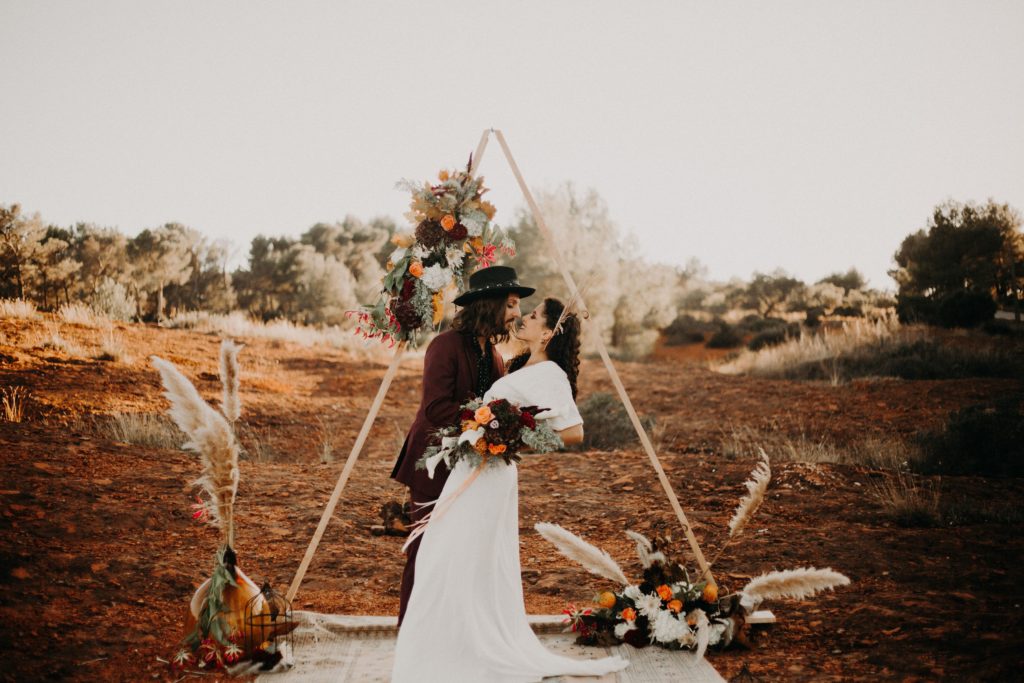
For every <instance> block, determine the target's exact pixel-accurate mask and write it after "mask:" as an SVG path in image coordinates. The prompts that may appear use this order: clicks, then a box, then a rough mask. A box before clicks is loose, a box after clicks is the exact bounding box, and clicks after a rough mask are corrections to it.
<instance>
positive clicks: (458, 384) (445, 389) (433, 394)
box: [391, 266, 535, 626]
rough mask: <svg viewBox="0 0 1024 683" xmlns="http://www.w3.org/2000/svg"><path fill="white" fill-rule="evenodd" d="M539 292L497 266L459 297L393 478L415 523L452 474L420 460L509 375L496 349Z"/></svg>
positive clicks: (428, 360) (407, 591) (412, 560)
mask: <svg viewBox="0 0 1024 683" xmlns="http://www.w3.org/2000/svg"><path fill="white" fill-rule="evenodd" d="M534 291H535V290H534V289H533V288H532V287H524V286H522V285H520V284H519V280H518V277H517V276H516V271H515V270H514V269H513V268H509V267H507V266H491V267H490V268H483V269H481V270H478V271H476V272H475V273H473V274H472V275H470V277H469V290H468V291H467V292H465V293H463V294H462V295H460V296H459V297H457V298H456V299H455V304H456V305H457V306H462V309H461V310H460V311H459V312H458V313H457V314H456V315H455V320H453V321H452V329H450V330H448V331H446V332H442V333H441V334H439V335H437V337H435V338H434V340H433V341H432V342H430V345H429V346H427V351H426V354H425V355H424V359H423V398H422V400H421V401H420V407H419V410H418V411H417V412H416V419H415V420H414V421H413V423H412V427H410V428H409V433H408V435H406V437H405V443H404V444H403V445H402V451H401V452H400V453H399V454H398V461H397V462H396V463H395V467H394V469H393V470H392V471H391V478H392V479H396V480H397V481H400V482H402V483H403V484H405V485H406V486H408V487H409V500H410V503H411V505H410V508H411V511H410V518H411V519H412V521H413V522H417V521H419V520H420V519H422V518H423V517H425V516H426V515H427V513H428V512H429V511H430V510H429V508H424V507H422V506H421V505H420V504H421V503H426V502H429V501H432V500H436V499H437V498H438V497H439V496H440V495H441V490H442V489H443V488H444V483H445V482H446V481H447V480H448V474H449V471H448V468H447V467H445V465H444V463H439V464H438V466H437V470H436V471H435V472H434V478H433V479H431V478H430V477H429V476H428V475H427V471H426V470H425V469H416V461H418V460H419V459H420V456H422V455H423V452H424V451H425V450H426V448H427V446H429V445H430V442H431V438H432V435H433V433H434V432H435V431H436V430H438V429H440V428H442V427H447V426H448V425H452V424H455V423H456V422H457V419H458V415H459V406H461V405H462V404H463V403H465V402H467V401H468V400H469V399H471V398H473V397H474V396H476V397H481V396H483V395H484V393H485V392H486V391H487V390H488V389H489V388H490V387H491V384H493V383H494V380H496V379H498V378H499V377H501V376H502V375H504V374H505V363H504V362H503V361H502V359H501V355H500V354H499V353H498V352H497V350H495V348H494V345H495V344H497V343H499V342H503V341H507V340H508V336H509V330H510V329H511V328H512V325H513V324H514V323H515V320H516V318H519V317H521V313H520V310H519V298H520V297H528V296H530V295H531V294H533V292H534ZM421 538H422V536H421V537H420V538H417V539H416V540H414V541H413V542H412V544H411V545H410V546H409V549H408V551H407V553H406V560H405V571H404V572H403V573H402V599H401V605H400V607H399V611H398V624H399V626H401V624H402V619H403V618H404V617H405V609H406V607H407V606H408V604H409V596H410V595H412V586H413V581H414V579H415V572H416V553H417V551H419V547H420V539H421Z"/></svg>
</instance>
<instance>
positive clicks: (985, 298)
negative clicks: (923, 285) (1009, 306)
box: [938, 290, 996, 327]
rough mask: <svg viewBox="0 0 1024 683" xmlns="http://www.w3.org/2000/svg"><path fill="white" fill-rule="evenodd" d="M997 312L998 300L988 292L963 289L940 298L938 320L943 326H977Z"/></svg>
mask: <svg viewBox="0 0 1024 683" xmlns="http://www.w3.org/2000/svg"><path fill="white" fill-rule="evenodd" d="M995 314H996V302H995V300H994V299H993V298H992V296H991V295H990V294H988V293H987V292H975V291H970V290H961V291H958V292H953V293H951V294H949V295H947V296H944V297H942V299H940V300H939V307H938V316H939V318H938V322H939V324H940V325H942V326H943V327H977V326H978V325H980V324H981V323H983V322H985V321H986V320H991V319H992V318H993V317H995Z"/></svg>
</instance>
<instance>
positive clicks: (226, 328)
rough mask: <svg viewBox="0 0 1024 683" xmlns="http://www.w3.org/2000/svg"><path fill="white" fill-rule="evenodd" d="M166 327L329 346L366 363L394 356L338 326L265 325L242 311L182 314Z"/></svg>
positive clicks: (275, 323)
mask: <svg viewBox="0 0 1024 683" xmlns="http://www.w3.org/2000/svg"><path fill="white" fill-rule="evenodd" d="M163 325H164V326H165V327H172V328H185V329H192V330H196V331H198V332H211V333H215V334H219V335H222V336H226V337H235V338H237V337H249V338H255V339H269V340H273V341H281V342H290V343H292V344H298V345H300V346H305V347H310V346H329V347H332V348H336V349H343V350H345V351H349V352H351V353H353V354H355V355H357V356H360V357H364V358H367V359H376V360H380V359H384V358H387V357H390V356H391V353H392V352H391V351H389V350H388V348H387V346H386V345H384V344H381V343H380V342H379V341H369V342H367V341H364V340H362V339H360V338H358V337H356V335H355V334H353V332H352V331H351V330H343V329H342V328H340V327H338V326H331V327H322V328H316V327H306V326H304V325H296V324H294V323H291V322H289V321H287V320H274V321H271V322H269V323H264V322H260V321H258V320H253V319H252V318H249V317H248V316H246V315H245V314H244V313H242V312H240V311H235V312H233V313H230V314H228V315H218V314H213V313H204V312H188V313H181V314H179V315H176V316H174V317H173V318H171V319H170V320H166V321H164V322H163Z"/></svg>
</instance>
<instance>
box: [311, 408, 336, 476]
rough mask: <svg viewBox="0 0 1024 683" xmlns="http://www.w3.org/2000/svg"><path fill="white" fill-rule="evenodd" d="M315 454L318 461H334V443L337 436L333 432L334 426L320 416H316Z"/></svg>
mask: <svg viewBox="0 0 1024 683" xmlns="http://www.w3.org/2000/svg"><path fill="white" fill-rule="evenodd" d="M316 423H317V429H316V432H317V437H318V440H317V455H318V456H319V458H320V462H322V463H324V464H327V463H332V462H334V445H335V443H336V442H337V436H336V435H335V433H334V426H333V425H332V424H331V423H330V422H328V421H327V420H325V419H324V418H323V417H321V416H317V418H316Z"/></svg>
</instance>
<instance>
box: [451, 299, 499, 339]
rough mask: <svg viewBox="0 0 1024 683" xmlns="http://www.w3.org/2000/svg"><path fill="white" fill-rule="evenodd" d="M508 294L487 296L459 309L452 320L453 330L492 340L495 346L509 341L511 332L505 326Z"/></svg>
mask: <svg viewBox="0 0 1024 683" xmlns="http://www.w3.org/2000/svg"><path fill="white" fill-rule="evenodd" d="M508 296H509V295H508V294H507V293H503V294H501V295H499V296H485V297H481V298H479V299H475V300H473V301H470V302H469V303H468V304H466V305H465V306H464V307H462V308H461V309H459V312H458V313H456V314H455V319H454V320H452V329H453V330H455V331H456V332H461V333H462V334H469V335H473V336H474V337H484V338H485V339H490V340H491V343H493V344H501V343H503V342H507V341H508V337H509V330H508V327H506V326H505V304H506V303H508Z"/></svg>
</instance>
